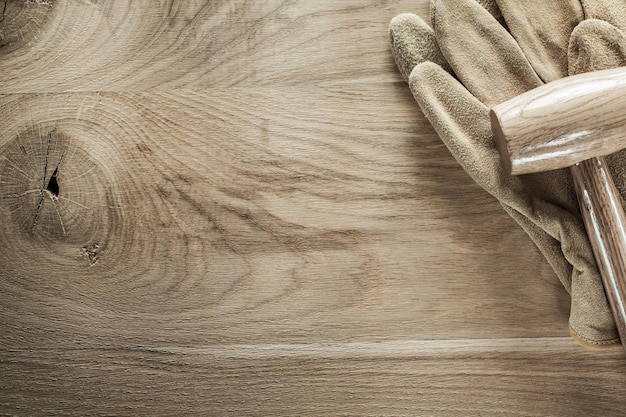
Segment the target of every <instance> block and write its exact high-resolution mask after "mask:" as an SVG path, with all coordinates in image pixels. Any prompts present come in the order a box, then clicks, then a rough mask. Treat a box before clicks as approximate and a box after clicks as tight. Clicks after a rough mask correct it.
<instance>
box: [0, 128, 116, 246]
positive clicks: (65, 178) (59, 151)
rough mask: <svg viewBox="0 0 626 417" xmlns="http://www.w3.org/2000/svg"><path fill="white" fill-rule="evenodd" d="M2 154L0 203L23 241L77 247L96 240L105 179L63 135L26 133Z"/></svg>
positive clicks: (104, 214)
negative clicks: (32, 240)
mask: <svg viewBox="0 0 626 417" xmlns="http://www.w3.org/2000/svg"><path fill="white" fill-rule="evenodd" d="M2 154H3V156H4V158H3V161H2V162H0V196H1V197H2V200H0V201H2V203H3V205H5V206H6V207H7V208H8V211H9V213H10V216H11V218H12V220H13V223H14V228H15V229H17V230H19V231H21V233H22V235H23V236H24V237H25V238H27V236H30V238H43V239H45V240H47V241H50V240H52V241H64V242H76V243H79V242H86V241H93V240H95V239H97V235H99V234H102V230H99V228H101V227H102V225H103V224H106V223H107V219H106V218H107V211H106V210H104V209H102V208H103V207H106V188H107V186H106V184H103V183H106V180H105V176H104V175H103V173H102V172H101V169H100V168H99V167H98V165H97V164H96V163H95V162H94V160H93V159H92V158H91V157H90V155H89V154H88V153H87V152H86V151H85V150H84V149H82V148H80V147H78V146H76V145H75V144H74V142H73V141H72V140H71V138H70V137H69V136H68V135H67V134H64V133H63V132H62V131H60V130H58V129H54V128H52V129H49V130H47V131H41V129H30V130H27V131H25V132H22V133H20V134H19V135H18V137H17V138H16V139H15V140H14V141H13V142H12V143H10V144H9V145H8V146H7V148H5V150H4V151H3V153H2Z"/></svg>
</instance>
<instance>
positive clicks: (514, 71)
mask: <svg viewBox="0 0 626 417" xmlns="http://www.w3.org/2000/svg"><path fill="white" fill-rule="evenodd" d="M431 23H432V28H431V26H429V25H428V24H427V23H426V22H424V21H423V20H422V19H421V18H419V17H418V16H416V15H412V14H402V15H399V16H397V17H395V18H394V19H393V20H392V21H391V24H390V27H389V31H390V37H391V47H392V52H393V55H394V58H395V60H396V63H397V65H398V68H399V70H400V72H401V73H402V74H403V76H404V77H405V79H406V80H407V81H408V83H409V86H410V89H411V91H412V93H413V95H414V97H415V99H416V100H417V102H418V104H419V105H420V107H421V109H422V111H423V112H424V114H425V115H426V117H427V118H428V120H429V121H430V122H431V124H432V125H433V127H434V128H435V130H436V132H437V133H438V135H439V136H440V138H441V139H442V140H443V142H444V143H445V144H446V146H447V147H448V149H449V150H450V152H451V153H452V155H453V156H454V157H455V159H456V160H457V161H458V162H459V164H460V165H461V166H462V167H463V168H464V169H465V171H466V172H467V173H468V174H469V175H470V176H471V177H472V179H474V181H476V182H477V183H478V184H479V185H480V186H482V187H483V188H484V189H485V190H486V191H487V192H489V193H490V194H491V195H493V196H494V197H495V198H497V199H498V201H499V202H500V204H501V205H502V207H503V208H504V210H505V211H506V212H507V213H508V214H509V215H511V217H513V219H515V221H516V222H517V223H518V224H519V225H520V226H521V227H522V228H523V229H524V230H525V231H526V232H527V233H528V235H529V236H530V238H531V239H532V240H533V241H534V242H535V244H536V245H537V247H538V248H539V250H540V251H541V252H542V253H543V255H544V256H545V257H546V259H547V260H548V262H549V264H550V266H551V267H552V268H553V269H554V271H555V273H556V275H557V276H558V277H559V279H560V280H561V282H562V283H563V285H564V286H565V288H566V289H567V291H568V292H569V293H570V295H571V311H570V320H569V327H570V334H571V335H572V337H574V339H575V340H576V341H578V342H579V343H580V344H582V345H584V346H587V347H606V346H617V345H619V336H618V333H617V330H616V329H615V324H614V322H613V317H612V314H611V310H610V308H609V305H608V302H607V299H606V296H605V294H604V288H603V286H602V281H601V279H600V275H599V272H598V269H597V266H596V263H595V260H594V256H593V252H592V250H591V246H590V244H589V241H588V239H587V235H586V232H585V228H584V225H583V222H582V219H581V216H580V212H579V208H578V201H577V198H576V195H575V191H574V188H573V184H572V181H571V177H570V175H569V172H568V171H567V170H556V171H550V172H545V173H537V174H528V175H521V176H511V175H509V174H508V173H507V172H505V170H504V168H503V166H502V164H501V163H500V157H499V153H498V151H497V149H496V148H495V142H494V140H493V136H492V133H491V124H490V120H489V108H491V107H493V106H495V105H497V104H499V103H501V102H503V101H506V100H508V99H510V98H513V97H515V96H517V95H519V94H522V93H524V92H526V91H528V90H530V89H532V88H535V87H538V86H540V85H542V84H543V83H547V82H550V81H554V80H556V79H558V78H562V77H566V76H568V75H573V74H576V73H580V72H587V71H595V70H601V69H607V68H611V67H617V66H622V65H625V64H626V34H625V33H624V31H626V1H625V0H608V1H600V0H592V1H589V0H583V1H581V2H579V1H578V0H552V1H545V0H525V1H519V0H431ZM608 162H609V165H610V166H611V168H612V171H613V174H614V179H615V182H616V185H617V187H618V189H619V190H620V193H621V194H622V196H626V152H622V153H618V154H615V155H612V156H611V157H608Z"/></svg>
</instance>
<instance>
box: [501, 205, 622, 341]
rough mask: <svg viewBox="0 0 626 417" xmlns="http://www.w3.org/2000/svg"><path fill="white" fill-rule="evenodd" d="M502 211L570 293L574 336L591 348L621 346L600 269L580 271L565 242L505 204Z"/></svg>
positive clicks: (571, 330)
mask: <svg viewBox="0 0 626 417" xmlns="http://www.w3.org/2000/svg"><path fill="white" fill-rule="evenodd" d="M501 205H502V208H504V211H506V212H507V213H508V214H509V216H511V218H513V220H515V221H516V222H517V224H519V225H520V226H521V228H522V229H523V230H524V231H525V232H526V233H527V234H528V236H529V237H530V238H531V240H532V241H533V242H534V243H535V245H537V248H538V249H539V250H540V251H541V253H542V254H543V255H544V256H545V258H546V260H547V261H548V263H549V264H550V266H551V267H552V269H553V270H554V272H555V273H556V275H557V276H558V278H559V279H560V281H561V283H563V286H564V287H565V289H566V290H567V292H569V293H570V296H571V308H570V317H569V330H570V334H571V335H572V337H573V338H574V340H576V341H577V342H578V343H579V344H581V345H583V346H585V347H587V348H604V347H616V346H620V340H619V335H618V334H617V330H616V328H615V324H614V322H613V316H612V314H611V310H610V308H609V305H608V303H607V300H606V296H605V294H604V287H603V286H602V281H601V280H600V276H599V274H598V272H597V270H595V269H593V270H579V269H576V268H572V265H571V264H570V263H569V262H567V260H566V259H565V258H564V257H563V252H562V249H561V242H559V241H558V240H557V239H554V238H553V237H552V236H550V235H549V234H548V233H546V231H545V230H543V229H542V228H541V227H539V226H538V225H537V224H535V223H534V222H532V221H531V219H529V218H528V217H527V216H526V215H523V214H521V213H520V212H518V211H517V210H515V209H514V208H512V207H510V206H507V205H506V204H504V203H501Z"/></svg>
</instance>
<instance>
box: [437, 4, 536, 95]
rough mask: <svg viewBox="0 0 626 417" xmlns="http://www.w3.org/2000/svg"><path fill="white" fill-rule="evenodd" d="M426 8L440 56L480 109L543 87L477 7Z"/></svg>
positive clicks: (504, 35) (498, 28)
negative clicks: (484, 105)
mask: <svg viewBox="0 0 626 417" xmlns="http://www.w3.org/2000/svg"><path fill="white" fill-rule="evenodd" d="M431 5H432V7H431V19H432V21H433V25H434V28H433V29H434V31H435V35H436V38H437V42H438V43H439V47H440V48H441V52H442V54H443V56H444V57H445V58H446V60H447V61H448V62H449V63H450V66H451V67H452V69H453V71H454V72H455V74H456V75H457V76H458V77H459V79H460V80H461V82H462V83H463V85H465V87H466V88H467V89H468V90H469V91H470V92H471V93H472V94H473V95H474V96H475V97H476V98H478V99H479V100H480V101H482V102H483V103H484V104H486V105H487V106H490V107H491V106H493V105H495V104H498V103H501V102H503V101H506V100H508V99H510V98H512V97H515V96H517V95H519V94H521V93H523V92H526V91H528V90H530V89H532V88H535V87H538V86H539V85H541V84H542V83H541V80H540V79H539V77H538V76H537V74H536V73H535V71H534V70H533V68H532V67H531V65H530V63H529V62H528V60H527V59H526V57H525V56H524V54H523V52H522V50H521V49H520V47H519V45H518V44H517V42H516V41H515V39H513V37H512V36H511V34H510V33H509V32H508V31H507V30H506V29H505V28H504V27H502V25H500V23H498V21H497V20H496V19H495V18H494V17H493V16H492V15H491V14H490V13H489V12H487V11H486V10H485V9H484V8H483V7H481V6H480V5H479V4H478V3H476V1H474V0H433V2H432V3H431ZM494 80H497V82H494Z"/></svg>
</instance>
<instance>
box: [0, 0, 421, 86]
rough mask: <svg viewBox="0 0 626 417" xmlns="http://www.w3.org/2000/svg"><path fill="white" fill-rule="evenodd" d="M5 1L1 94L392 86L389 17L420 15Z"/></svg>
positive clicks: (348, 8) (405, 4)
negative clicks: (375, 83)
mask: <svg viewBox="0 0 626 417" xmlns="http://www.w3.org/2000/svg"><path fill="white" fill-rule="evenodd" d="M6 4H7V7H6V11H5V18H4V21H3V22H2V23H1V24H2V26H1V27H0V42H3V43H4V45H3V46H2V47H0V58H1V59H0V73H2V74H3V79H2V84H1V85H0V93H9V92H11V93H24V92H51V91H55V92H59V91H93V90H97V91H102V90H106V91H145V90H148V89H157V90H161V91H163V90H164V91H169V90H171V89H181V88H184V89H194V90H198V89H206V88H215V87H229V86H234V85H247V86H255V87H256V86H261V85H268V86H276V85H302V84H313V83H314V84H319V85H337V84H341V85H346V84H347V85H353V84H354V83H359V82H368V81H370V80H382V81H387V82H389V81H398V77H397V75H396V70H395V64H394V63H393V59H392V58H391V57H390V56H389V45H388V41H387V38H386V36H385V35H384V34H385V33H386V31H387V25H388V23H389V20H390V19H391V18H392V17H393V16H394V15H395V14H397V13H399V11H400V10H404V11H412V12H418V13H422V14H424V13H426V12H427V9H428V6H427V5H426V4H424V2H421V4H420V2H413V1H408V0H403V1H398V2H387V1H380V0H366V1H363V0H343V1H340V2H339V1H334V0H321V1H315V2H313V3H305V2H303V1H252V0H245V1H241V0H236V1H235V0H220V1H206V0H186V1H184V2H183V1H173V0H158V1H154V0H139V1H137V0H136V1H132V2H131V1H125V0H124V1H106V0H98V1H92V0H91V1H87V0H56V1H49V2H40V3H35V4H33V3H32V2H24V1H20V0H9V1H7V2H6ZM381 35H382V36H381Z"/></svg>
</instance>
